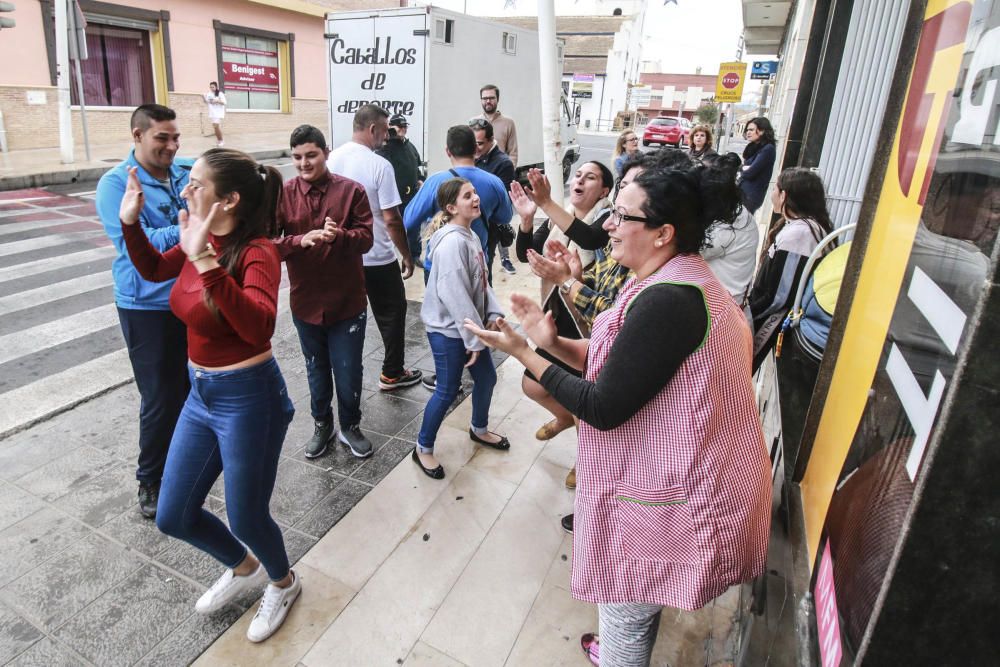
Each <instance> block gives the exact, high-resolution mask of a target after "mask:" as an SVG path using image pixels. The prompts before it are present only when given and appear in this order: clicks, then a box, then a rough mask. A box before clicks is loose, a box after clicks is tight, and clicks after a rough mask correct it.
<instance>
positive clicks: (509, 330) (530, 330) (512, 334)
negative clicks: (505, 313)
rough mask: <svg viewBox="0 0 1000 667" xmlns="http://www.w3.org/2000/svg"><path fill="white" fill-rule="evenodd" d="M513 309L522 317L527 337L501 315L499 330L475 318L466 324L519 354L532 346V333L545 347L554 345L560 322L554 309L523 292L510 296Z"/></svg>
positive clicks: (490, 341) (500, 347)
mask: <svg viewBox="0 0 1000 667" xmlns="http://www.w3.org/2000/svg"><path fill="white" fill-rule="evenodd" d="M510 305H511V310H512V312H513V313H514V315H515V316H516V317H517V318H518V319H519V320H520V321H521V326H522V328H523V329H524V331H525V333H526V334H527V337H525V336H522V335H521V334H519V333H518V332H516V331H514V329H513V327H511V326H510V324H508V323H507V320H506V319H504V318H502V317H498V318H497V319H496V320H495V325H496V330H495V331H491V330H489V329H484V328H482V327H480V326H479V325H477V324H476V323H475V322H473V321H472V320H469V319H466V320H465V328H466V329H468V330H469V331H471V332H472V333H474V334H475V335H476V336H477V337H478V338H479V340H481V341H483V343H485V344H486V345H487V346H488V347H491V348H493V349H496V350H500V351H501V352H506V353H507V354H509V355H511V356H513V357H518V356H519V355H521V354H523V353H525V352H528V351H530V350H531V348H530V347H528V337H530V338H531V340H533V341H534V342H535V345H537V346H538V347H541V348H546V347H550V346H551V345H552V344H553V343H555V341H556V337H557V334H556V323H555V320H553V319H552V313H547V312H543V311H542V308H541V306H539V305H538V304H537V303H535V302H534V301H532V300H531V299H529V298H528V297H526V296H524V295H521V294H513V295H511V297H510Z"/></svg>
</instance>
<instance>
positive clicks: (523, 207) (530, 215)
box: [510, 181, 538, 221]
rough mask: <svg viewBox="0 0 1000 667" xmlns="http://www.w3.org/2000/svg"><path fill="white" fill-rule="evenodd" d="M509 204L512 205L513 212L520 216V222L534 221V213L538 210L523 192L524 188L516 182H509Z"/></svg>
mask: <svg viewBox="0 0 1000 667" xmlns="http://www.w3.org/2000/svg"><path fill="white" fill-rule="evenodd" d="M510 202H511V203H512V204H513V205H514V210H515V211H517V214H518V215H519V216H521V220H522V221H523V220H534V218H535V211H537V210H538V206H536V205H535V202H534V201H532V199H531V197H530V196H529V195H528V193H527V192H525V190H524V188H522V187H521V184H520V183H518V182H517V181H511V183H510Z"/></svg>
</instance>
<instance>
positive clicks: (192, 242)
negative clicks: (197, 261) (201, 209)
mask: <svg viewBox="0 0 1000 667" xmlns="http://www.w3.org/2000/svg"><path fill="white" fill-rule="evenodd" d="M218 210H219V202H215V203H214V204H212V208H211V209H209V211H208V215H206V216H205V218H204V219H202V218H201V217H199V216H198V215H197V214H195V213H191V212H189V211H184V210H182V211H181V212H180V213H179V214H178V216H177V219H178V221H179V222H180V226H181V250H183V251H184V254H186V255H188V256H189V257H190V256H192V255H197V254H198V253H200V252H201V251H202V250H204V249H205V246H206V245H208V230H209V228H210V227H211V226H212V219H213V218H214V217H215V213H216V211H218Z"/></svg>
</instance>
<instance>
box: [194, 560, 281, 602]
mask: <svg viewBox="0 0 1000 667" xmlns="http://www.w3.org/2000/svg"><path fill="white" fill-rule="evenodd" d="M267 581H268V579H267V571H266V570H265V569H264V566H263V565H257V569H256V570H254V571H253V572H252V573H250V574H248V575H246V576H245V577H238V576H236V575H235V574H233V571H232V570H226V571H225V573H223V575H222V576H221V577H219V580H218V581H216V582H215V583H214V584H212V587H211V588H209V589H208V590H207V591H205V594H204V595H202V596H201V597H200V598H198V601H197V602H195V603H194V608H195V611H197V612H198V613H199V614H211V613H212V612H214V611H218V610H220V609H222V608H223V607H225V606H226V605H227V604H229V603H230V602H232V601H233V600H235V599H236V598H238V597H239V596H241V595H243V594H244V593H246V592H247V591H252V590H257V589H259V588H260V587H261V586H263V585H264V584H266V583H267Z"/></svg>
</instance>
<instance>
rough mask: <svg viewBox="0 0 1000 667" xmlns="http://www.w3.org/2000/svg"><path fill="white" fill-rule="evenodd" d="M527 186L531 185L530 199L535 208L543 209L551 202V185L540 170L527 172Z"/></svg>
mask: <svg viewBox="0 0 1000 667" xmlns="http://www.w3.org/2000/svg"><path fill="white" fill-rule="evenodd" d="M528 184H529V185H531V199H532V201H534V202H535V204H536V205H537V206H540V207H542V208H545V207H546V206H547V205H548V204H549V202H551V201H552V185H551V184H550V183H549V177H548V176H546V175H545V174H544V173H542V171H541V170H540V169H534V168H532V169H529V170H528Z"/></svg>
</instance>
